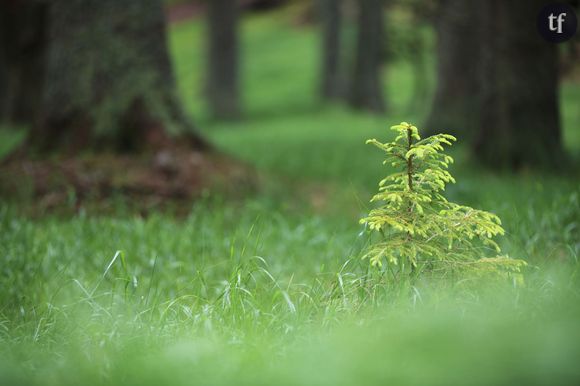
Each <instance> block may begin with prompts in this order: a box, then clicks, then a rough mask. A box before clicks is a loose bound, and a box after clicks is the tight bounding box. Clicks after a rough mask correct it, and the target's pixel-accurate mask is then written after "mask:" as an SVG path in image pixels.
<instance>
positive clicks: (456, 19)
mask: <svg viewBox="0 0 580 386" xmlns="http://www.w3.org/2000/svg"><path fill="white" fill-rule="evenodd" d="M479 1H480V0H441V1H440V2H439V6H438V10H437V13H438V15H436V19H435V20H436V22H435V28H436V33H437V86H436V90H435V95H434V97H433V101H432V104H431V111H430V113H429V116H428V118H427V121H426V123H425V125H424V126H425V127H426V131H427V132H428V133H430V134H436V133H440V132H446V133H449V134H459V133H461V134H462V135H465V134H470V133H473V132H474V131H475V130H476V129H477V125H478V111H477V107H478V105H479V101H478V98H479V91H480V90H479V85H480V82H479V75H480V71H479V67H480V63H481V51H480V45H479V43H478V42H479V35H480V31H479V15H478V9H477V3H478V2H479Z"/></svg>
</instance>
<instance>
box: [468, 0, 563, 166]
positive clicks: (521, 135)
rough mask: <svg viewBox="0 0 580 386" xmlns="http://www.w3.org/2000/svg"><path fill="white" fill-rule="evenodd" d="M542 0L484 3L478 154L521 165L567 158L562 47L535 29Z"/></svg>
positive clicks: (503, 163)
mask: <svg viewBox="0 0 580 386" xmlns="http://www.w3.org/2000/svg"><path fill="white" fill-rule="evenodd" d="M543 4H544V2H543V1H541V0H533V1H530V0H519V1H506V0H488V1H485V2H482V7H483V12H482V15H483V22H484V25H483V28H484V29H483V34H482V37H483V39H482V52H483V57H482V82H481V87H482V105H481V124H480V130H479V132H478V136H477V138H476V141H475V143H474V151H475V155H476V157H477V158H478V159H479V160H480V161H482V162H484V163H486V164H489V165H492V166H499V167H511V168H520V167H523V166H534V165H550V164H552V165H555V164H557V163H558V162H559V161H561V160H562V159H563V150H562V144H561V133H560V117H559V109H558V97H557V95H558V69H557V64H558V63H557V47H556V45H554V44H552V43H548V42H546V41H545V40H544V39H542V37H541V36H540V35H539V34H538V33H537V31H536V23H535V20H536V14H537V12H538V10H539V9H540V8H541V7H542V5H543Z"/></svg>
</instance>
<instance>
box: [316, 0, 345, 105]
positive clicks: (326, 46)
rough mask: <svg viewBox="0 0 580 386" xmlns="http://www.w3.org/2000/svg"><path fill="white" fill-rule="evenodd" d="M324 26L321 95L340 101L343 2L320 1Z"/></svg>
mask: <svg viewBox="0 0 580 386" xmlns="http://www.w3.org/2000/svg"><path fill="white" fill-rule="evenodd" d="M319 3H320V4H319V9H320V22H321V25H322V66H321V74H320V76H321V79H322V83H321V90H320V92H321V95H322V98H323V99H329V100H332V99H338V98H339V97H340V96H341V93H342V87H341V86H342V84H341V80H342V79H341V74H340V30H341V28H340V27H341V15H340V7H341V0H319Z"/></svg>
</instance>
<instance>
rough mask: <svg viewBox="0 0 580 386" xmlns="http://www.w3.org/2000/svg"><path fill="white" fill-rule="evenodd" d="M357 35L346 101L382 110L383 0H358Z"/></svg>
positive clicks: (361, 107)
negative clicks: (351, 75)
mask: <svg viewBox="0 0 580 386" xmlns="http://www.w3.org/2000/svg"><path fill="white" fill-rule="evenodd" d="M358 5H359V7H358V37H357V47H356V58H355V65H354V74H353V78H352V80H351V85H350V95H349V103H350V105H351V106H352V107H354V108H357V109H365V110H371V111H375V112H383V111H384V110H385V100H384V97H383V91H382V81H381V67H382V63H383V51H384V50H383V43H384V41H383V38H384V21H383V0H358Z"/></svg>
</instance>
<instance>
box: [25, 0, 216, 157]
mask: <svg viewBox="0 0 580 386" xmlns="http://www.w3.org/2000/svg"><path fill="white" fill-rule="evenodd" d="M47 4H49V6H48V18H47V20H48V38H49V42H50V43H49V47H48V51H47V56H46V63H45V66H46V77H45V87H44V88H43V92H42V95H43V100H42V103H41V108H40V113H39V121H38V123H37V124H36V125H34V127H33V130H32V131H31V134H30V136H29V140H28V145H29V146H31V147H33V148H34V149H36V150H37V151H52V150H56V149H59V150H65V151H71V152H77V151H79V150H82V149H86V148H92V149H95V150H100V149H110V150H124V151H138V150H143V149H145V148H148V147H152V148H156V147H160V146H163V145H165V144H167V143H169V142H170V141H171V135H177V134H180V135H183V136H186V137H187V138H188V139H189V140H190V144H191V145H192V146H197V147H204V146H205V142H204V141H203V140H202V139H201V138H199V137H197V136H196V135H195V134H194V130H193V127H192V125H191V123H190V121H189V120H188V119H187V117H186V116H185V115H184V112H183V111H182V108H181V105H180V103H179V101H178V99H177V96H176V93H175V82H174V78H173V72H172V68H171V62H170V59H169V55H168V52H167V46H166V31H165V20H164V14H163V9H162V5H161V0H124V1H118V0H52V1H50V2H49V3H47Z"/></svg>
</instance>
